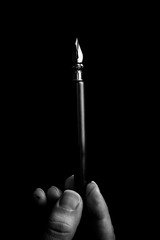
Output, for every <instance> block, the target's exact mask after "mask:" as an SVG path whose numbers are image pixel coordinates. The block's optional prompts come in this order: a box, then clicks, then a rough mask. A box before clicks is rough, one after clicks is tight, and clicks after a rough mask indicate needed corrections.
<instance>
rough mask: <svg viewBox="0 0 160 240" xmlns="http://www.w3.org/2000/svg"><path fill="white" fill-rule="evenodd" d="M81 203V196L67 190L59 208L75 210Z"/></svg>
mask: <svg viewBox="0 0 160 240" xmlns="http://www.w3.org/2000/svg"><path fill="white" fill-rule="evenodd" d="M80 201H81V198H80V195H79V194H78V193H76V192H75V191H72V190H65V191H64V193H63V195H62V197H61V198H60V201H59V206H60V207H62V208H64V209H66V210H69V211H71V210H75V209H76V208H77V207H78V205H79V203H80Z"/></svg>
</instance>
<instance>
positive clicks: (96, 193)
mask: <svg viewBox="0 0 160 240" xmlns="http://www.w3.org/2000/svg"><path fill="white" fill-rule="evenodd" d="M86 203H87V207H88V210H89V212H90V214H91V215H92V217H93V221H94V224H95V225H96V230H97V235H98V236H99V239H100V240H101V239H102V240H103V239H107V240H113V239H115V237H114V231H113V226H112V222H111V218H110V215H109V211H108V207H107V204H106V202H105V200H104V198H103V196H102V194H101V193H100V190H99V188H98V185H97V184H96V183H95V182H93V181H92V182H91V183H89V184H88V185H87V188H86Z"/></svg>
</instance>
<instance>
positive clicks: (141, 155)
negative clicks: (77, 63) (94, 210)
mask: <svg viewBox="0 0 160 240" xmlns="http://www.w3.org/2000/svg"><path fill="white" fill-rule="evenodd" d="M126 9H127V10H126ZM5 13H6V14H4V15H5V16H4V19H3V21H4V24H3V26H4V33H3V34H2V36H3V40H4V45H3V51H4V58H3V64H4V69H3V70H4V75H3V79H4V80H3V81H2V82H3V83H2V84H3V86H2V88H1V91H2V110H3V113H2V120H3V122H4V124H3V126H2V130H3V132H4V137H3V145H2V149H3V150H4V154H3V156H2V162H3V163H4V167H3V169H2V171H3V172H4V173H5V182H6V183H7V184H6V185H7V186H5V190H7V194H8V193H9V196H10V197H9V203H8V209H9V212H10V210H11V209H12V207H11V206H12V204H11V202H12V201H13V200H12V199H14V200H15V203H14V204H15V207H14V208H13V209H14V210H16V214H13V215H12V216H10V217H11V218H12V224H13V222H15V223H16V226H17V227H16V228H15V227H14V231H15V233H16V234H18V235H19V231H20V229H21V232H23V233H24V232H25V231H26V232H27V234H28V233H29V235H30V234H31V233H30V232H31V229H32V228H31V226H32V225H34V224H33V222H34V221H35V220H34V221H33V219H35V212H34V207H35V206H34V203H33V199H32V193H33V191H34V189H35V188H36V187H41V188H43V189H44V190H45V191H46V190H47V189H48V188H49V187H50V186H51V185H56V186H58V187H60V188H63V183H64V181H65V179H66V177H68V176H69V175H71V174H73V173H74V172H73V163H74V161H76V159H73V156H74V149H73V141H74V128H75V122H74V121H73V112H74V111H76V110H75V109H73V104H72V103H73V101H74V99H73V98H72V91H71V89H72V84H73V83H72V65H73V63H72V51H73V46H74V43H75V39H76V37H78V39H79V43H80V46H81V49H82V51H83V55H84V61H83V63H84V74H83V77H84V81H85V87H86V88H85V90H86V95H85V97H86V131H87V161H88V174H89V179H90V180H94V181H96V182H97V183H98V185H99V187H100V189H101V192H102V194H103V195H104V197H105V199H106V202H107V203H108V207H109V210H110V213H111V218H112V221H113V225H114V228H115V232H116V233H117V235H120V236H121V235H122V236H124V233H125V232H126V228H127V229H129V230H128V232H130V231H134V229H135V226H133V224H131V222H132V220H133V219H134V218H136V215H137V212H136V206H138V207H140V206H141V200H140V198H139V192H141V191H143V189H144V188H145V184H144V176H143V174H144V173H145V170H144V169H145V168H146V165H147V159H148V158H149V157H150V154H151V150H152V149H151V145H150V140H149V136H150V131H151V129H150V128H148V125H149V121H150V119H151V107H152V106H151V101H150V100H151V94H152V93H151V92H152V90H151V89H150V90H148V88H149V86H150V81H149V80H148V79H149V74H150V69H149V68H148V67H147V66H148V65H146V62H147V58H148V55H149V49H147V47H146V46H147V44H148V41H147V40H146V39H148V35H147V31H146V28H148V22H147V19H146V18H145V17H144V16H143V17H142V14H141V13H142V9H141V10H138V8H136V11H135V8H133V6H132V7H131V6H128V7H127V6H125V8H124V6H118V5H113V6H109V5H107V6H106V8H104V10H102V9H96V10H95V9H94V8H92V7H89V8H87V7H86V6H85V5H83V6H79V8H78V10H77V8H76V7H75V9H72V6H71V7H69V6H68V8H67V9H65V7H63V8H61V7H53V6H52V7H50V6H45V7H43V6H42V5H41V6H31V5H28V6H17V7H16V6H14V11H13V9H12V6H7V7H6V8H5ZM14 204H13V205H14ZM23 213H24V215H25V216H26V217H25V220H26V221H25V220H22V219H23V218H22V217H23ZM28 219H30V220H29V221H28ZM26 222H27V230H26ZM34 223H35V222H34ZM13 225H14V224H13ZM21 225H22V226H21ZM126 226H127V227H126ZM124 229H125V230H124ZM122 238H123V237H122Z"/></svg>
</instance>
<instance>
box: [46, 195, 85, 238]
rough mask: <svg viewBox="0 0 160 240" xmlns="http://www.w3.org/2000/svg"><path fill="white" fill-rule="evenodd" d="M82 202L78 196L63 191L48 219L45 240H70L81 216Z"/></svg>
mask: <svg viewBox="0 0 160 240" xmlns="http://www.w3.org/2000/svg"><path fill="white" fill-rule="evenodd" d="M82 207H83V202H82V198H81V197H80V195H79V194H78V193H77V192H75V191H72V190H65V191H64V193H63V194H62V196H61V197H60V199H59V200H58V201H57V203H56V205H55V206H54V208H53V210H52V213H51V215H50V218H49V223H48V228H47V232H46V235H45V238H44V239H45V240H71V239H72V238H73V236H74V234H75V232H76V229H77V227H78V224H79V222H80V219H81V215H82Z"/></svg>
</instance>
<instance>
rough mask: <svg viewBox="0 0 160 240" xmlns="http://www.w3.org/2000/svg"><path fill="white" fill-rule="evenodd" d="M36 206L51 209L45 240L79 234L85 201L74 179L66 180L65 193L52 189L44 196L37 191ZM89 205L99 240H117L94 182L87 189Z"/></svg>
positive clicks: (107, 212)
mask: <svg viewBox="0 0 160 240" xmlns="http://www.w3.org/2000/svg"><path fill="white" fill-rule="evenodd" d="M34 196H35V199H36V202H37V204H39V205H40V206H44V207H45V206H47V205H48V204H50V205H51V206H52V209H51V213H50V217H49V220H48V225H47V230H46V232H45V235H44V240H71V239H73V237H74V235H76V230H77V227H78V225H79V223H80V220H81V216H82V210H83V200H82V198H81V196H80V195H79V194H78V193H77V192H75V191H74V176H71V177H69V178H67V179H66V181H65V191H64V192H62V191H61V190H60V189H58V188H57V187H55V186H52V187H51V188H49V189H48V191H47V193H45V192H44V191H43V190H42V189H40V188H37V189H36V190H35V192H34ZM85 197H86V199H85V202H86V205H87V209H88V213H89V214H90V216H91V218H92V220H93V224H94V229H95V230H96V234H97V239H98V240H114V239H115V235H114V231H113V226H112V223H111V219H110V215H109V211H108V207H107V205H106V202H105V200H104V198H103V196H102V194H101V193H100V190H99V188H98V186H97V184H96V183H95V182H93V181H92V182H91V183H89V184H88V185H87V187H86V196H85Z"/></svg>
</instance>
